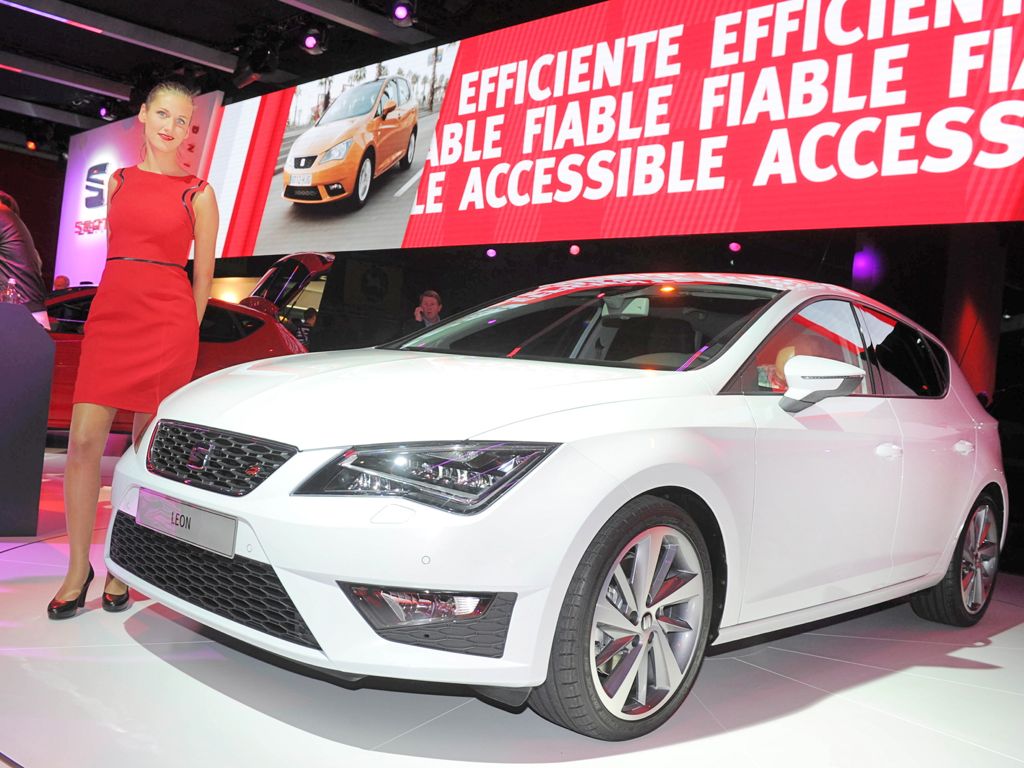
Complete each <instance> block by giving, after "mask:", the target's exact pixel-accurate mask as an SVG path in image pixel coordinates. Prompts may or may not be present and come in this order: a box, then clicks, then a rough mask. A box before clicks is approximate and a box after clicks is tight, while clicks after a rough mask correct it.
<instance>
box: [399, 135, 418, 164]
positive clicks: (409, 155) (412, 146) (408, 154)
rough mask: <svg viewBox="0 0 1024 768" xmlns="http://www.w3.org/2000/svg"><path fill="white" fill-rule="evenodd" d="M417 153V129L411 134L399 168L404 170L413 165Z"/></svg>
mask: <svg viewBox="0 0 1024 768" xmlns="http://www.w3.org/2000/svg"><path fill="white" fill-rule="evenodd" d="M415 154H416V131H413V132H412V133H410V134H409V144H408V145H407V146H406V147H405V156H404V157H403V158H402V159H401V160H399V161H398V168H399V170H402V171H407V170H409V168H410V167H412V159H413V156H414V155H415Z"/></svg>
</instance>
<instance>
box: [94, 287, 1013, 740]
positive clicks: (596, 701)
mask: <svg viewBox="0 0 1024 768" xmlns="http://www.w3.org/2000/svg"><path fill="white" fill-rule="evenodd" d="M142 446H143V448H142V449H140V451H139V452H138V453H136V452H135V451H134V450H131V449H130V450H129V452H128V453H127V454H126V455H125V456H124V458H123V459H121V461H120V463H119V464H118V466H117V470H116V475H115V479H114V487H113V494H112V500H113V504H114V506H115V509H116V514H115V516H114V518H113V521H112V523H111V527H110V530H109V534H108V537H107V550H106V561H107V565H108V567H109V569H110V570H111V571H112V572H113V573H114V574H115V575H117V576H118V577H119V578H121V579H123V580H124V581H126V582H127V583H128V584H130V585H131V586H132V587H134V588H136V589H138V590H140V591H142V592H144V593H145V594H147V595H150V596H151V597H153V598H154V599H156V600H158V601H160V602H161V603H164V604H166V605H167V606H169V607H171V608H173V609H174V610H175V611H178V612H179V613H182V614H185V615H187V616H190V617H192V618H194V619H196V620H197V621H199V622H201V623H203V624H206V625H209V626H211V627H215V628H216V629H218V630H220V631H221V632H224V633H226V634H228V635H232V636H234V637H237V638H240V639H241V640H243V641H245V642H247V643H250V644H252V645H254V646H259V647H260V648H263V649H266V650H268V651H271V652H273V653H275V654H279V655H281V656H284V657H288V658H289V659H293V660H296V661H299V662H304V663H306V664H310V665H315V666H317V667H323V668H329V669H331V670H335V671H336V672H337V673H339V674H341V675H343V676H347V677H349V678H351V679H358V678H360V677H366V676H385V677H397V678H409V679H416V680H424V681H436V682H439V683H461V684H466V685H469V686H472V687H473V688H475V689H476V690H477V691H478V692H479V693H480V694H481V695H482V696H484V697H489V698H492V699H497V700H499V701H503V702H505V703H508V704H517V703H519V704H521V703H522V702H523V701H526V700H527V699H528V702H529V705H530V706H531V707H533V708H534V709H535V710H536V711H537V712H539V713H540V714H541V715H543V716H544V717H546V718H548V719H550V720H552V721H554V722H556V723H559V724H561V725H563V726H565V727H567V728H570V729H573V730H575V731H578V732H580V733H583V734H586V735H589V736H593V737H596V738H600V739H628V738H633V737H636V736H639V735H642V734H645V733H648V732H650V731H651V730H653V729H654V728H656V727H658V726H659V725H660V724H661V723H663V722H664V721H665V720H667V719H668V718H669V717H670V716H671V715H672V713H673V712H674V711H675V710H676V709H677V708H678V707H679V705H680V703H681V702H682V700H683V699H684V698H685V696H686V694H687V692H688V691H689V690H690V688H691V686H692V685H693V682H694V679H695V678H696V675H697V672H698V670H699V668H700V665H701V661H702V659H703V657H704V654H705V650H706V649H707V646H708V644H709V643H712V644H713V643H724V642H729V641H734V640H739V639H741V638H746V637H749V636H752V635H757V634H761V633H765V632H769V631H774V630H778V629H781V628H784V627H790V626H794V625H798V624H802V623H806V622H810V621H816V620H819V619H822V618H825V617H829V616H835V615H837V614H841V613H844V612H848V611H851V610H855V609H859V608H863V607H865V606H868V605H872V604H876V603H881V602H884V601H889V600H892V599H894V598H900V597H903V596H907V595H913V598H912V604H913V607H914V610H915V611H916V612H917V613H918V614H919V615H921V616H923V617H925V618H929V619H934V620H937V621H941V622H946V623H950V624H956V625H970V624H973V623H975V622H977V621H978V620H979V619H980V618H981V616H982V615H983V614H984V612H985V609H986V607H987V606H988V603H989V599H990V596H991V594H992V587H993V584H994V581H995V578H996V572H997V564H998V558H999V550H1000V548H1001V546H1002V541H1003V537H1004V532H1005V531H1006V527H1007V526H1006V510H1007V493H1006V483H1005V480H1004V476H1003V470H1002V459H1001V456H1000V450H999V442H998V439H997V433H996V424H995V422H994V421H993V419H992V418H991V417H989V416H988V414H987V413H986V412H985V411H984V409H983V408H982V407H981V406H980V404H979V403H978V402H977V400H976V398H975V396H974V395H973V394H972V392H971V390H970V388H969V385H968V384H967V381H966V380H965V378H964V376H963V374H962V373H961V372H960V370H959V369H958V368H957V366H956V364H955V363H954V362H953V361H952V360H951V359H950V357H949V354H948V353H947V351H946V350H945V349H944V348H943V346H942V345H941V344H940V343H939V342H938V341H937V340H936V339H935V338H934V337H932V336H931V335H930V334H928V333H927V332H925V331H923V330H922V329H921V328H919V327H918V326H916V325H915V324H913V323H912V322H911V321H909V320H907V319H906V318H904V317H902V316H901V315H899V314H897V313H896V312H894V311H892V310H891V309H888V308H887V307H884V306H882V305H880V304H878V303H877V302H875V301H873V300H871V299H869V298H867V297H865V296H861V295H859V294H857V293H854V292H852V291H849V290H845V289H842V288H837V287H834V286H829V285H822V284H817V283H810V282H803V281H798V280H789V279H783V278H772V277H759V276H748V275H728V274H703V273H701V274H697V273H685V274H676V273H671V274H633V275H619V276H612V277H594V278H585V279H580V280H572V281H568V282H564V283H558V284H554V285H547V286H543V287H541V288H537V289H535V290H532V291H529V292H527V293H524V294H521V295H518V296H515V297H512V298H508V299H505V300H502V301H499V302H497V303H494V304H492V305H489V306H486V307H484V308H482V309H475V310H472V311H469V312H467V313H464V314H462V315H460V316H457V317H454V318H452V319H450V320H448V321H446V322H445V323H443V324H441V325H439V326H435V327H433V328H430V329H427V330H425V331H422V332H420V333H419V334H417V335H415V336H412V337H408V338H406V339H403V340H401V341H399V342H396V343H394V344H391V345H387V346H384V347H380V348H375V349H365V350H355V351H346V352H327V353H320V354H311V355H300V356H295V357H289V358H277V359H273V360H266V361H262V362H255V363H246V364H244V365H240V366H236V367H234V368H229V369H226V370H223V371H220V372H217V373H213V374H211V375H209V376H207V377H205V378H203V379H201V380H198V381H195V382H193V383H191V384H189V385H188V386H186V387H184V388H183V389H181V390H179V391H178V392H177V393H175V394H174V395H172V396H171V397H169V398H168V399H167V400H166V401H164V403H163V404H162V405H161V406H160V409H159V412H158V414H157V417H156V419H155V420H154V422H153V425H152V426H151V427H150V430H149V434H148V435H147V436H146V438H145V440H144V441H143V442H142Z"/></svg>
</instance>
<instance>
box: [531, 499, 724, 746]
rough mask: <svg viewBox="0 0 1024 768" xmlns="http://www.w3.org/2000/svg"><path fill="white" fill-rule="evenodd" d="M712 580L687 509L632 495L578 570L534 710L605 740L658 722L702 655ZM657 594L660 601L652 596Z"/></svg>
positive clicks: (674, 705) (674, 704)
mask: <svg viewBox="0 0 1024 768" xmlns="http://www.w3.org/2000/svg"><path fill="white" fill-rule="evenodd" d="M651 553H657V554H656V555H655V557H654V558H652V557H651ZM652 562H653V565H652ZM642 574H645V575H644V576H643V577H642V578H638V577H640V576H641V575H642ZM712 584H713V581H712V573H711V559H710V556H709V555H708V548H707V545H706V544H705V541H704V537H703V535H702V534H701V531H700V528H699V527H698V526H697V524H696V523H695V522H694V520H693V518H692V517H690V515H689V514H687V512H686V511H685V510H683V509H681V508H680V507H679V506H677V505H676V504H673V503H672V502H670V501H667V500H665V499H662V498H658V497H655V496H640V497H638V498H636V499H633V500H632V501H630V502H628V503H627V504H626V505H625V506H623V507H622V509H620V510H619V511H618V512H616V513H615V515H614V516H613V517H612V518H611V519H610V520H609V521H608V522H607V523H606V524H605V525H604V527H603V528H602V529H601V531H600V532H599V533H598V534H597V536H596V537H595V538H594V541H593V542H592V543H591V545H590V547H589V548H588V549H587V552H586V554H585V555H584V557H583V560H582V561H581V562H580V564H579V566H578V567H577V568H576V572H575V574H574V575H573V578H572V581H571V582H570V584H569V589H568V592H567V594H566V596H565V601H564V603H563V605H562V610H561V613H560V615H559V619H558V623H557V625H556V628H555V636H554V641H553V643H552V647H551V657H550V659H549V662H548V674H547V679H546V680H545V682H544V683H543V684H542V685H540V686H539V687H537V688H535V689H534V690H533V691H532V692H531V694H530V698H529V701H528V703H529V706H530V708H531V709H533V710H534V711H535V712H536V713H537V714H539V715H540V716H541V717H543V718H545V719H547V720H550V721H551V722H553V723H556V724H558V725H561V726H563V727H565V728H568V729H570V730H573V731H576V732H577V733H581V734H583V735H586V736H590V737H593V738H598V739H604V740H607V741H622V740H625V739H633V738H636V737H638V736H643V735H644V734H647V733H650V732H651V731H653V730H654V729H656V728H657V727H658V726H660V725H661V724H662V723H664V722H665V721H666V720H668V718H670V717H671V716H672V714H673V713H674V712H675V711H676V710H677V709H678V708H679V705H680V704H682V702H683V699H685V698H686V695H687V693H689V690H690V688H691V687H692V686H693V682H694V680H695V679H696V677H697V673H698V671H699V669H700V665H701V662H702V661H703V659H704V649H705V646H706V645H707V640H708V632H709V630H710V623H711V608H712V604H713V586H712ZM652 592H653V593H654V596H655V597H657V596H658V595H659V594H660V595H661V599H660V600H657V599H655V600H653V601H651V600H649V599H648V598H650V597H651V593H652ZM637 595H640V596H641V597H640V598H639V599H638V597H637ZM641 681H642V682H641Z"/></svg>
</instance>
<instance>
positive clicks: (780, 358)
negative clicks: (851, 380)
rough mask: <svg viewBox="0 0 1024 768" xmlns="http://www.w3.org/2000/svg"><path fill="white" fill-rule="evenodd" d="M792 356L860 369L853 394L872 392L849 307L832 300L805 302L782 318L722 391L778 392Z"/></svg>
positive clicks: (865, 356) (862, 343)
mask: <svg viewBox="0 0 1024 768" xmlns="http://www.w3.org/2000/svg"><path fill="white" fill-rule="evenodd" d="M796 355H810V356H813V357H824V358H827V359H829V360H838V361H840V362H843V363H847V364H848V365H854V366H856V367H858V368H860V369H861V370H863V371H864V373H865V376H864V380H863V381H862V382H861V385H860V387H859V388H858V389H857V390H856V391H855V392H854V394H858V395H868V394H872V388H871V374H870V362H869V359H868V354H867V349H866V344H865V341H864V338H863V336H862V335H861V332H860V327H859V326H858V324H857V319H856V316H855V315H854V313H853V306H852V305H851V304H850V303H849V302H846V301H839V300H835V299H826V300H823V301H816V302H814V303H813V304H808V305H807V306H805V307H804V308H803V309H801V310H800V311H799V312H797V313H796V314H794V315H791V316H790V317H788V318H787V319H786V320H784V321H783V322H782V323H781V324H780V325H779V327H778V328H776V329H775V330H774V331H773V332H772V334H771V335H770V336H769V337H768V338H767V339H766V340H765V341H764V343H763V344H762V345H761V347H760V348H759V349H758V350H757V352H755V353H754V355H753V356H752V357H751V358H750V359H749V360H748V361H747V362H746V363H745V364H744V366H743V368H742V369H740V372H739V374H738V375H737V376H736V377H735V378H734V379H733V382H732V383H731V385H730V386H729V387H727V388H726V390H725V391H727V392H732V393H741V394H744V395H756V394H782V393H783V392H785V391H786V389H787V387H788V384H787V383H786V370H785V368H786V363H787V362H788V361H789V359H790V358H792V357H795V356H796Z"/></svg>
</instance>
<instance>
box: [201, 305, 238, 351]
mask: <svg viewBox="0 0 1024 768" xmlns="http://www.w3.org/2000/svg"><path fill="white" fill-rule="evenodd" d="M240 338H242V334H241V332H240V331H239V328H238V325H237V324H236V323H235V319H234V316H233V315H232V313H230V312H228V311H227V310H226V309H221V308H220V307H215V306H213V305H210V304H208V305H207V306H206V312H205V313H204V314H203V322H202V325H200V326H199V340H200V341H206V342H210V341H212V342H226V341H238V340H239V339H240Z"/></svg>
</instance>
